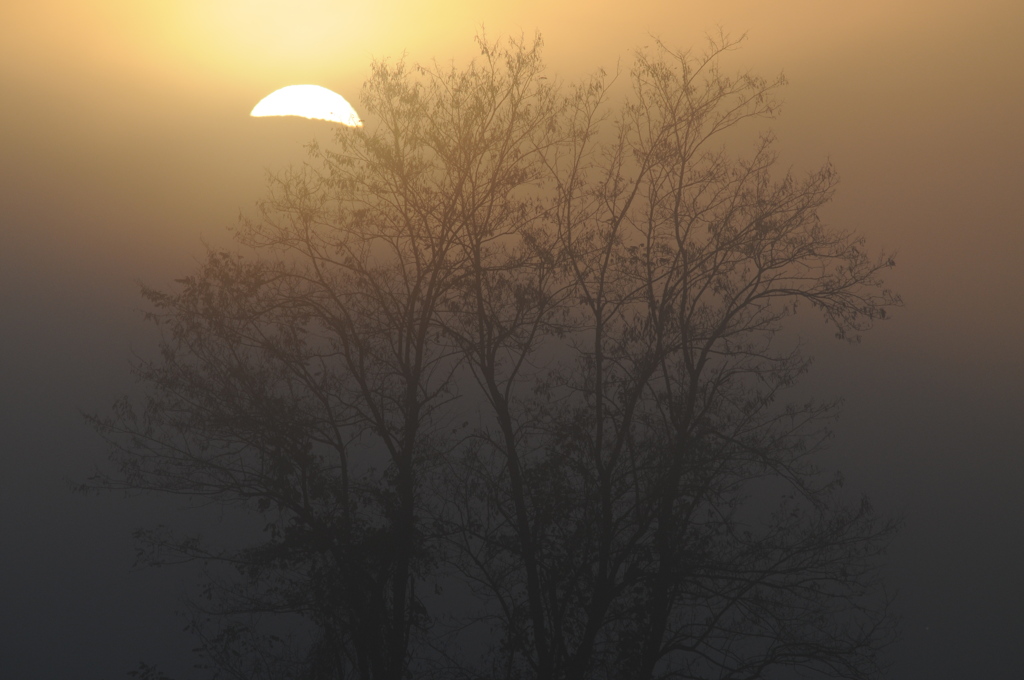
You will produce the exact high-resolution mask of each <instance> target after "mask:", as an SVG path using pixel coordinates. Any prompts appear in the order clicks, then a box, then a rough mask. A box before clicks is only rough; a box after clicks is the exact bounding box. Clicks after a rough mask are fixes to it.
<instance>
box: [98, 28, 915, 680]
mask: <svg viewBox="0 0 1024 680" xmlns="http://www.w3.org/2000/svg"><path fill="white" fill-rule="evenodd" d="M478 42H479V46H480V50H481V57H480V58H479V59H478V60H476V61H475V62H474V63H472V64H471V65H469V66H468V67H465V68H461V69H460V68H456V67H454V66H453V67H443V66H440V65H437V64H434V65H433V66H430V67H416V68H409V67H407V66H406V65H405V64H404V63H403V62H398V63H395V64H392V63H387V62H385V63H378V64H375V66H374V68H373V72H372V76H371V77H370V79H369V81H368V82H367V83H366V85H365V86H364V89H363V96H362V104H363V107H364V110H365V112H366V113H365V118H366V119H367V120H368V121H370V122H369V124H368V125H367V127H366V128H364V129H362V130H347V129H346V130H342V131H340V132H339V134H338V135H337V137H336V141H335V145H334V146H333V147H332V148H329V149H328V148H320V147H318V146H316V145H312V146H311V147H310V156H311V161H310V162H309V163H307V164H306V165H305V166H303V167H302V168H300V169H298V170H292V171H289V172H288V173H285V174H282V175H280V176H278V177H275V178H274V179H273V180H272V181H271V185H270V191H269V195H268V197H267V198H266V199H265V200H264V201H263V202H262V203H261V211H260V215H259V217H258V218H257V219H253V220H248V221H244V222H243V224H242V225H241V228H240V229H239V231H238V239H239V242H240V244H241V247H240V249H239V251H238V252H234V253H227V252H214V253H211V254H210V255H209V257H208V259H207V260H206V261H205V262H204V264H203V265H202V266H201V267H200V268H199V270H198V271H197V272H196V273H194V274H192V275H191V276H188V277H186V278H184V279H181V280H179V281H178V285H177V286H176V287H175V288H174V289H173V290H171V291H169V292H162V291H157V290H152V289H146V290H145V291H144V295H145V297H146V299H147V300H148V301H149V302H150V303H151V304H152V307H153V311H152V313H151V314H150V318H152V319H153V320H154V321H155V322H156V323H157V324H158V325H159V326H160V328H161V329H163V342H162V345H161V353H160V356H159V358H157V359H155V360H153V361H144V362H141V363H140V364H139V365H138V366H137V371H138V376H139V380H140V383H141V385H142V386H143V387H144V393H145V397H144V399H142V400H135V401H132V400H128V399H125V400H124V401H122V402H120V403H119V404H118V405H117V407H116V408H115V411H114V413H113V414H112V416H110V417H108V418H103V419H98V420H97V424H98V426H99V427H100V429H101V431H102V432H103V433H104V434H105V436H107V438H108V439H109V440H110V441H111V443H112V444H113V447H112V451H113V453H112V457H113V460H114V462H115V463H116V466H115V467H114V468H112V469H111V470H110V471H108V472H106V473H102V474H100V475H98V476H97V477H96V478H95V479H94V480H93V484H94V485H97V486H102V487H113V488H127V489H132V490H151V491H158V492H162V493H172V494H182V495H185V496H189V497H198V498H202V499H205V500H207V501H209V502H210V503H213V504H218V505H224V506H233V507H237V508H239V509H241V510H242V512H243V513H245V514H247V515H249V516H252V517H255V518H258V520H259V525H260V526H261V527H263V531H262V532H261V533H260V534H259V538H258V539H253V540H251V541H249V542H244V541H242V542H240V543H239V544H238V545H233V546H228V545H216V544H215V545H209V544H208V543H206V542H203V541H201V540H199V539H198V538H197V537H195V536H182V535H178V534H174V533H172V532H171V531H170V530H167V529H163V528H160V529H156V530H148V531H140V533H139V538H140V539H141V542H142V543H141V544H142V545H143V553H142V557H143V559H145V560H148V561H151V562H154V563H161V562H165V561H176V560H181V559H196V560H202V561H204V562H206V563H208V564H210V565H213V566H212V567H211V568H213V569H214V572H213V573H212V574H211V580H210V583H209V585H208V587H207V588H206V589H205V590H204V592H203V593H202V596H200V597H199V598H197V599H196V601H195V607H196V610H195V611H196V618H195V629H196V631H197V633H198V634H199V635H200V639H201V641H202V646H201V649H202V651H203V653H204V656H205V658H206V667H207V668H208V669H209V671H210V673H211V676H212V677H238V678H263V677H265V678H271V677H273V678H288V677H294V678H299V677H302V678H349V677H355V678H367V679H369V678H373V679H374V680H398V679H400V678H406V677H417V678H420V677H434V676H437V677H451V678H459V677H465V678H509V679H511V678H538V679H545V680H547V679H556V678H557V679H562V678H565V679H568V678H578V679H581V680H582V679H584V678H638V679H639V678H644V679H647V678H737V679H738V678H774V677H793V675H792V674H793V673H802V674H805V675H806V676H807V677H842V678H862V677H870V676H872V675H873V674H875V673H876V672H877V670H878V658H879V657H878V652H879V651H880V649H882V648H883V647H884V646H885V644H887V643H888V642H889V641H890V640H891V638H892V635H893V621H892V618H891V616H890V614H889V611H888V601H887V599H886V597H885V592H884V588H883V587H882V583H881V581H880V580H879V578H878V574H877V569H878V566H879V564H880V563H879V560H878V558H879V556H880V555H881V554H882V552H883V550H884V548H885V546H886V544H887V543H888V541H889V539H890V538H891V536H892V534H893V532H894V531H895V523H894V522H892V521H890V520H885V519H884V518H883V519H879V518H877V517H875V515H873V513H872V512H871V509H870V507H869V505H868V504H867V502H866V501H860V502H856V503H852V504H849V503H846V502H845V501H844V500H843V499H842V497H841V494H840V486H841V484H840V480H839V479H825V478H823V476H822V474H821V473H820V472H819V471H818V470H817V469H816V468H815V466H814V464H813V458H814V454H815V453H816V452H818V451H819V450H820V448H821V445H822V443H823V442H824V441H825V439H826V438H827V436H828V430H827V425H828V421H829V419H830V418H831V417H832V416H833V415H834V412H835V404H831V403H826V404H818V403H814V402H810V403H802V404H791V403H786V401H785V399H786V392H785V391H786V389H787V388H789V387H791V386H792V385H793V384H794V383H795V382H796V381H797V379H798V378H799V377H800V376H801V374H803V373H804V371H805V370H806V369H807V367H808V360H807V359H806V357H805V356H804V355H803V354H802V352H801V347H800V346H799V345H796V346H794V345H793V344H792V343H786V342H784V341H783V339H782V335H781V334H780V331H781V330H782V329H783V328H784V324H785V322H786V321H787V320H788V319H789V318H791V317H793V315H794V314H796V313H797V311H798V308H801V307H802V308H806V309H808V310H812V311H815V312H817V313H820V314H822V315H823V316H824V319H825V321H826V322H827V323H828V324H830V325H831V326H832V327H833V328H834V329H835V332H836V334H837V335H838V336H839V337H841V338H848V339H856V338H857V336H858V333H860V332H861V331H863V330H866V329H868V328H869V327H870V326H871V324H872V323H873V322H874V321H876V320H878V319H882V318H884V316H885V310H886V308H888V307H891V306H893V305H897V304H899V298H898V297H897V296H896V295H895V294H893V293H892V292H890V291H888V290H886V289H885V288H883V287H882V283H881V280H880V274H881V272H882V271H883V270H884V269H885V268H887V267H889V266H891V265H892V261H891V260H890V259H889V258H888V257H886V256H881V257H874V256H872V255H870V254H869V253H868V252H867V250H866V249H865V246H864V243H863V241H862V240H861V239H860V238H858V237H857V236H855V235H854V234H851V233H848V232H845V231H841V230H838V229H835V228H831V227H828V226H826V225H825V224H823V223H822V222H821V220H820V218H819V215H818V211H819V209H820V208H821V207H822V206H823V205H824V204H825V203H827V202H828V200H829V199H830V198H831V196H832V193H833V190H834V188H835V185H836V175H835V173H834V171H833V169H832V168H831V167H830V166H827V165H826V166H825V167H823V168H821V169H820V170H817V171H815V172H812V173H809V174H807V175H806V176H802V177H798V176H794V175H793V174H790V173H784V172H781V171H780V170H779V169H778V168H777V167H776V163H775V155H774V153H773V150H772V139H771V137H770V136H764V137H762V138H760V140H759V142H758V143H757V144H756V145H755V146H754V149H753V152H752V153H751V154H750V155H749V156H748V157H745V158H737V157H734V156H732V155H730V154H729V153H727V152H726V150H725V148H724V141H723V140H724V139H725V138H726V137H728V136H729V135H730V134H732V131H733V130H734V129H736V128H737V127H738V126H740V125H741V124H743V123H745V122H747V121H750V120H756V119H764V118H767V117H771V116H773V115H775V113H776V110H777V103H776V100H775V97H774V93H775V92H776V90H777V88H778V87H779V86H780V85H781V84H782V81H781V79H779V80H776V81H771V82H769V81H765V80H764V79H761V78H757V77H753V76H750V75H742V76H739V77H729V76H727V75H725V74H723V73H722V72H721V71H720V70H719V66H718V63H719V58H720V56H721V54H722V53H723V52H725V51H727V50H729V49H732V48H733V47H734V46H735V42H732V41H729V40H725V39H721V40H718V41H714V42H712V43H710V46H709V49H708V50H707V51H706V52H705V53H703V54H701V55H693V54H690V53H686V52H676V51H673V50H671V49H669V48H667V47H666V46H664V45H662V44H660V43H659V44H658V45H657V46H656V48H655V49H653V50H651V51H647V52H638V53H637V55H636V59H635V64H634V66H633V68H632V70H631V71H630V73H629V78H628V83H617V82H616V81H615V80H614V79H612V80H609V79H608V78H607V77H606V76H605V75H604V74H603V73H598V74H597V75H595V76H594V77H592V78H590V79H588V80H585V81H582V82H580V83H575V84H562V83H558V82H556V81H554V80H552V79H548V78H546V77H544V76H543V75H542V74H543V65H542V62H541V60H540V41H539V39H538V40H536V41H534V42H533V43H532V44H529V43H524V42H517V41H508V42H506V43H504V44H501V43H499V44H490V43H488V42H486V40H484V39H480V40H479V41H478ZM624 84H628V86H629V87H628V88H623V87H621V86H622V85H624ZM625 89H628V92H623V91H621V90H625ZM620 100H621V103H619V104H615V103H614V102H618V101H620ZM218 565H219V567H218ZM218 568H219V570H218Z"/></svg>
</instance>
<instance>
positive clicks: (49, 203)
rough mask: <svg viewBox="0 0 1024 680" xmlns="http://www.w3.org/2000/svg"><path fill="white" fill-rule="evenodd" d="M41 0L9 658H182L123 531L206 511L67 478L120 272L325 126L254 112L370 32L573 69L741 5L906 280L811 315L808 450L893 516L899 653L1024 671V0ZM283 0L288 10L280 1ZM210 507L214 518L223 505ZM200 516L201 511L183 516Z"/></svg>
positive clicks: (331, 69)
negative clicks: (886, 311)
mask: <svg viewBox="0 0 1024 680" xmlns="http://www.w3.org/2000/svg"><path fill="white" fill-rule="evenodd" d="M399 5H400V4H398V3H396V5H394V6H388V8H387V9H384V10H373V9H368V8H366V7H361V8H346V7H344V6H342V5H341V4H340V3H329V2H299V3H288V5H287V8H285V7H286V6H285V4H284V3H281V7H282V8H284V9H280V10H277V9H275V7H276V3H262V4H259V5H258V7H249V6H248V4H247V3H233V2H217V3H199V2H187V3H177V4H176V5H175V8H174V9H168V8H163V9H154V10H149V9H142V8H141V6H138V4H137V3H128V2H113V1H111V2H100V3H90V4H89V5H88V6H87V7H88V9H84V7H86V6H84V5H81V4H80V3H63V2H42V3H37V4H34V5H33V6H32V8H31V9H22V8H20V7H18V8H5V9H4V10H2V13H0V26H2V28H0V32H2V38H3V40H2V41H0V57H2V59H0V64H2V65H0V78H2V80H0V87H2V92H3V101H4V104H3V107H2V111H0V125H2V127H0V130H2V132H0V152H2V160H0V162H2V168H0V173H2V174H0V402H2V406H3V408H2V409H0V432H2V433H3V434H2V439H0V466H2V471H3V474H2V475H0V634H2V636H3V637H2V639H3V640H4V642H3V643H2V644H0V675H2V676H3V677H11V678H22V677H24V678H54V679H57V678H68V677H76V678H97V679H101V678H102V679H105V678H116V677H124V673H125V672H126V671H128V670H130V669H132V668H134V667H136V666H137V664H138V662H139V660H140V659H145V660H147V661H149V662H151V663H159V664H160V665H161V667H164V668H166V669H167V670H168V671H169V672H172V674H177V673H180V676H181V677H187V674H186V673H187V668H188V666H189V663H190V660H189V654H190V650H191V649H192V647H193V646H194V643H193V641H192V639H191V638H190V637H189V636H188V635H187V634H185V633H183V632H182V628H183V626H184V623H183V621H182V620H181V619H180V618H177V617H176V616H175V615H174V612H175V611H176V610H178V609H181V605H180V602H179V595H180V594H181V593H183V592H185V591H186V590H187V589H188V588H189V587H190V586H191V585H192V583H193V582H194V577H195V575H194V573H193V572H191V571H189V570H188V568H184V569H180V570H178V569H174V568H164V569H160V570H141V571H140V570H132V568H131V565H132V563H133V560H134V558H135V554H134V549H133V546H132V542H131V532H132V530H133V529H134V528H135V527H138V526H153V525H157V524H160V523H174V524H185V525H186V526H204V525H203V524H201V522H205V521H206V520H201V519H200V517H201V514H200V513H199V512H196V511H189V510H181V509H178V506H177V505H175V504H169V503H166V502H164V501H154V500H153V499H149V498H138V499H135V498H133V499H128V500H125V499H123V498H121V497H119V496H116V495H101V496H98V497H97V496H81V495H72V494H71V493H69V491H68V488H69V483H70V482H77V481H80V480H82V479H83V478H84V477H85V476H87V475H88V474H89V472H90V471H91V470H92V468H93V467H94V466H95V465H98V464H101V463H102V462H103V461H104V459H105V452H106V449H105V446H104V445H103V443H102V441H101V440H100V439H99V438H98V437H97V435H96V434H95V432H94V431H93V430H91V429H90V428H89V427H88V426H87V424H86V423H85V421H84V419H83V418H82V416H81V412H83V411H84V412H104V411H106V410H107V409H108V408H109V404H111V403H112V401H113V400H114V399H115V398H116V397H117V396H119V395H120V394H123V393H125V392H126V391H130V390H131V389H132V378H131V376H130V375H129V369H128V365H129V361H130V358H131V356H132V353H133V352H135V353H138V354H140V355H143V356H146V355H148V354H149V353H151V352H152V350H153V346H154V342H155V337H154V334H153V332H152V330H151V328H149V327H148V326H147V325H146V324H145V323H143V322H142V320H141V318H140V316H141V315H140V313H139V312H138V311H137V310H138V309H140V308H142V307H143V306H144V303H143V301H142V300H141V298H140V297H139V295H138V286H137V284H138V283H139V282H143V283H145V284H148V285H152V286H155V287H158V288H166V287H167V286H168V285H169V284H170V282H171V281H172V280H173V279H174V278H177V277H180V276H182V275H184V274H187V273H190V272H191V271H192V270H193V269H195V267H196V264H197V262H198V261H200V260H202V259H203V258H204V257H205V254H204V253H205V249H204V245H203V244H204V242H205V243H206V244H209V245H213V246H218V245H223V244H226V243H228V242H229V241H230V234H229V233H228V232H227V230H226V227H230V226H232V225H234V223H235V218H236V215H237V213H238V211H239V209H242V210H243V211H246V212H251V210H252V208H251V207H252V206H253V203H254V201H256V200H257V199H258V198H260V197H261V196H262V195H263V193H264V190H265V182H264V174H265V170H266V169H270V170H277V169H279V168H281V167H283V166H285V165H287V164H289V163H301V162H302V161H303V159H304V154H303V151H302V149H301V145H302V144H304V143H306V142H308V141H309V140H310V139H312V138H317V139H320V140H321V141H324V142H326V141H327V140H328V139H329V138H330V128H329V126H327V124H323V123H316V122H310V121H303V120H292V119H264V120H254V119H249V118H247V117H246V116H247V113H248V111H249V110H250V109H251V107H252V105H253V104H254V103H255V102H256V101H258V100H259V98H261V97H262V96H264V95H265V94H267V93H269V92H270V91H272V90H274V89H276V88H278V87H280V86H283V85H285V84H292V83H297V82H316V83H319V84H322V85H324V86H327V87H330V88H331V89H333V90H335V91H337V92H339V93H342V94H343V95H345V96H346V97H347V98H348V99H349V100H350V101H352V102H353V103H354V104H355V105H356V107H357V109H358V108H359V103H358V92H359V87H360V85H361V83H362V82H363V80H364V79H365V78H366V77H367V76H368V74H369V63H370V61H371V59H372V58H374V57H385V56H389V55H396V56H397V55H399V54H401V52H402V51H403V50H406V51H407V52H408V55H409V57H408V58H409V60H410V61H412V62H415V61H424V62H425V61H429V60H430V59H432V58H435V57H436V58H437V59H438V60H440V61H442V62H445V61H446V60H448V59H449V58H458V59H463V58H465V57H467V56H471V55H472V54H473V43H472V36H473V35H474V33H475V32H476V31H477V29H478V27H479V25H480V24H481V23H483V24H484V25H485V26H486V29H487V32H488V34H489V35H492V36H495V37H496V36H498V35H502V34H510V33H511V34H514V35H518V34H519V32H520V31H525V32H526V33H527V34H528V35H529V34H530V33H532V31H533V30H534V29H536V30H539V31H540V32H541V33H542V34H543V36H544V39H545V43H546V49H545V55H546V61H547V63H548V66H549V73H551V74H558V75H560V76H563V77H565V78H566V79H574V78H576V77H579V76H580V75H582V74H585V73H587V72H590V71H592V70H593V69H594V68H596V67H597V66H604V67H605V68H606V69H608V70H609V71H610V72H614V70H615V68H616V63H618V60H619V59H621V60H622V64H623V68H624V69H625V68H628V63H629V51H630V50H631V49H633V48H634V47H637V46H644V45H648V44H650V38H649V34H650V33H654V34H657V35H659V36H660V37H661V38H662V39H663V40H664V41H665V42H666V43H668V44H670V45H672V46H689V45H693V46H694V47H695V48H699V46H700V45H702V44H703V41H704V37H703V35H704V33H705V32H706V31H712V32H713V31H714V30H715V28H714V27H715V26H717V25H722V26H723V27H724V29H725V30H726V31H728V32H732V33H734V34H738V33H742V32H748V34H749V37H748V39H747V41H746V42H745V43H744V45H743V46H742V47H741V48H740V49H739V50H738V51H736V52H735V53H734V54H731V55H730V56H729V57H728V59H727V64H726V66H727V68H734V69H737V70H740V69H750V70H752V71H754V72H756V73H758V74H761V75H764V76H767V77H771V76H774V75H775V74H777V73H778V72H780V71H784V72H785V74H786V77H787V79H788V80H789V82H790V84H789V85H788V86H787V87H786V88H785V89H784V90H783V92H782V96H783V98H784V100H785V104H784V107H783V111H782V115H781V117H780V118H779V119H778V120H777V121H773V122H772V123H771V127H772V129H773V130H774V131H775V132H776V135H777V137H778V143H777V148H778V149H779V151H780V153H781V155H782V162H783V164H784V165H785V166H788V165H793V166H794V167H795V168H796V169H798V170H800V171H803V170H812V169H814V168H817V167H819V166H820V165H821V163H822V162H824V161H825V160H830V161H831V162H832V163H834V165H835V166H836V168H837V170H838V171H839V173H840V175H841V177H842V182H841V184H840V185H839V188H838V193H837V197H836V199H835V200H834V201H833V202H832V203H831V204H830V205H829V206H828V207H826V208H825V210H824V213H823V214H824V216H825V218H826V220H827V221H828V222H829V223H830V224H832V225H835V226H839V227H843V228H850V229H854V230H856V231H857V232H858V233H860V234H863V235H864V236H866V237H867V239H868V242H869V244H870V245H871V246H872V247H874V248H876V249H885V250H887V251H896V252H897V257H896V260H897V266H896V268H895V269H893V270H891V271H890V272H889V273H888V274H887V276H886V279H887V283H888V284H889V285H891V286H892V287H893V288H895V289H896V290H898V292H899V293H900V294H901V295H902V296H903V298H904V301H905V306H904V307H903V308H901V309H898V310H896V311H895V313H894V318H893V319H892V320H891V321H888V322H886V323H884V324H881V325H880V326H879V327H877V328H876V329H874V330H873V331H872V332H870V333H868V334H867V335H866V336H865V339H864V342H863V343H862V344H860V345H855V346H849V345H846V344H844V343H839V342H835V341H833V340H832V339H831V337H830V334H829V333H828V332H827V331H825V330H820V329H817V328H815V329H813V330H810V331H808V333H810V335H809V336H808V338H809V347H810V353H812V354H814V355H815V356H816V357H817V361H816V363H815V365H814V368H813V370H812V371H811V373H810V374H809V375H808V376H807V377H806V378H805V380H804V382H803V385H805V387H806V389H807V390H808V392H809V393H813V394H816V395H819V396H822V397H828V396H841V397H843V398H844V399H845V410H844V416H843V418H842V419H841V420H840V421H839V423H838V425H837V426H836V428H835V437H834V439H833V440H832V442H831V444H830V447H829V453H828V454H827V455H826V456H825V458H824V459H823V464H825V465H828V466H834V467H837V468H840V469H842V470H844V471H845V472H846V473H847V478H848V486H849V488H851V489H855V490H863V491H865V492H866V493H867V494H868V495H869V496H870V497H871V499H872V500H873V502H874V504H875V507H876V509H878V510H879V511H880V512H882V513H895V514H898V515H902V516H903V517H904V519H905V526H904V528H903V531H902V532H901V533H900V534H899V536H898V537H897V538H896V540H895V542H894V543H893V545H892V549H891V551H890V554H889V557H888V564H889V581H890V583H891V584H892V585H893V587H894V588H895V589H897V590H898V592H899V598H898V600H897V609H898V610H899V611H900V612H901V613H902V615H903V641H902V642H901V643H900V644H899V645H898V646H897V647H895V648H894V649H893V651H892V659H893V662H894V665H893V667H892V669H891V673H890V677H893V678H909V679H911V680H914V679H918V678H919V679H922V680H923V679H925V678H927V679H941V678H950V679H952V678H964V677H986V678H996V679H998V678H1007V679H1009V678H1014V677H1017V674H1018V673H1019V669H1020V668H1021V667H1024V652H1022V650H1024V616H1022V614H1021V612H1022V611H1024V608H1022V607H1024V586H1022V585H1021V582H1020V580H1019V574H1020V573H1022V571H1024V536H1022V532H1021V529H1020V527H1021V526H1022V522H1024V500H1022V499H1024V495H1022V494H1021V493H1020V488H1021V487H1022V485H1024V460H1022V457H1021V445H1020V436H1019V429H1020V428H1019V420H1020V414H1021V412H1022V407H1024V391H1022V389H1021V387H1020V385H1021V384H1022V378H1024V360H1022V358H1021V354H1020V347H1021V346H1022V344H1024V343H1022V341H1024V314H1022V312H1024V309H1022V300H1024V278H1022V276H1024V275H1022V271H1024V270H1022V268H1021V267H1020V264H1019V258H1020V255H1021V253H1024V231H1022V229H1021V217H1020V216H1021V215H1022V214H1024V198H1022V196H1024V194H1022V193H1021V192H1020V191H1019V183H1020V180H1021V177H1022V176H1024V160H1022V159H1024V153H1022V152H1024V133H1022V131H1021V129H1020V126H1019V121H1020V120H1022V119H1024V115H1022V114H1024V76H1022V71H1021V66H1020V65H1021V64H1024V52H1022V50H1024V48H1022V47H1021V44H1020V41H1019V33H1020V30H1021V27H1022V25H1024V10H1021V9H1020V7H1019V5H1018V4H1017V3H1014V2H998V1H995V0H990V1H986V2H980V3H974V4H973V5H971V6H970V7H967V5H966V4H964V3H958V2H939V3H908V4H905V5H904V6H901V7H899V8H893V7H892V6H891V5H892V3H884V2H861V3H822V2H811V1H806V2H798V1H790V2H783V3H773V4H772V7H771V8H769V7H767V6H766V3H759V2H721V3H719V2H716V3H712V2H674V3H659V2H649V3H648V2H640V3H633V5H630V6H629V7H628V13H627V12H626V10H625V9H623V8H622V7H619V6H616V5H613V4H611V3H605V4H602V3H597V4H594V3H588V4H587V5H586V7H581V6H579V5H575V4H574V3H536V4H533V5H531V4H529V3H495V4H494V9H489V10H481V9H477V8H474V7H473V4H472V3H467V4H466V5H465V6H463V5H459V4H458V3H449V4H445V3H441V4H440V5H437V6H432V9H431V11H430V12H426V10H424V9H423V6H421V5H420V4H415V3H414V4H412V5H410V6H409V7H402V6H399ZM275 12H279V13H277V14H275ZM224 522H225V523H228V524H230V518H224ZM204 528H205V529H206V531H207V532H208V533H211V534H216V532H217V531H218V528H217V526H204Z"/></svg>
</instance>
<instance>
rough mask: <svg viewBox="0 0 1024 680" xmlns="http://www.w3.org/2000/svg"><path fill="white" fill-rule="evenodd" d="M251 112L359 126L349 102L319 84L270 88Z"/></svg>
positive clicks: (256, 115) (360, 122)
mask: <svg viewBox="0 0 1024 680" xmlns="http://www.w3.org/2000/svg"><path fill="white" fill-rule="evenodd" d="M249 115H250V116H255V117H257V118H259V117H262V116H302V117H303V118H316V119H319V120H329V121H332V122H334V123H341V124H342V125H347V126H349V127H362V126H363V121H361V120H360V119H359V114H358V113H356V110H355V109H353V108H352V105H351V104H349V103H348V102H347V101H345V98H344V97H342V96H341V95H340V94H338V93H337V92H332V91H330V90H328V89H327V88H326V87H320V86H319V85H289V86H288V87H282V88H281V89H280V90H277V91H275V92H271V93H270V94H268V95H267V96H266V97H264V98H263V99H261V100H260V103H259V104H257V105H256V106H254V107H253V109H252V112H251V113H250V114H249Z"/></svg>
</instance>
